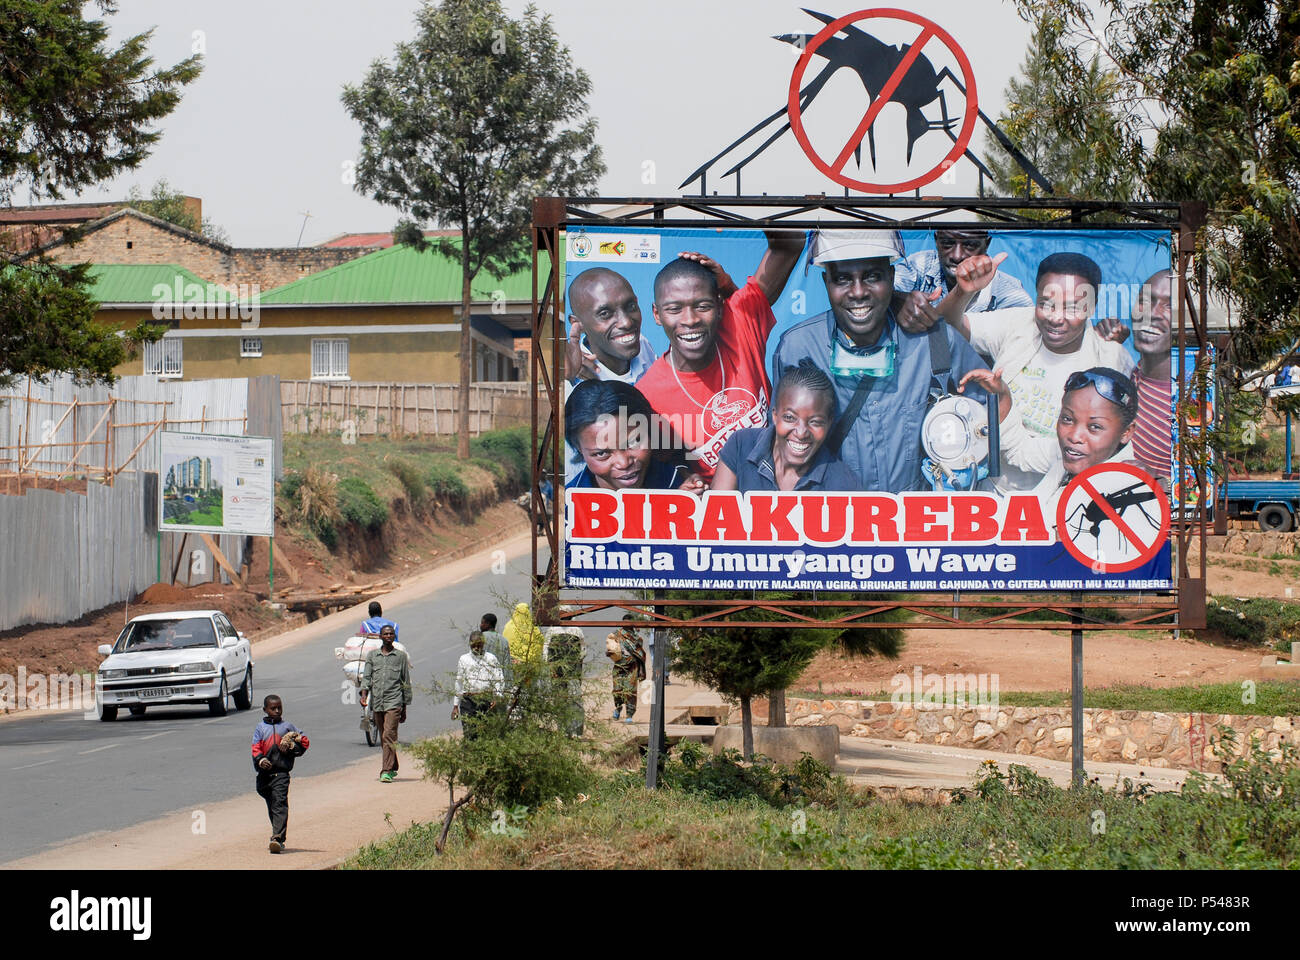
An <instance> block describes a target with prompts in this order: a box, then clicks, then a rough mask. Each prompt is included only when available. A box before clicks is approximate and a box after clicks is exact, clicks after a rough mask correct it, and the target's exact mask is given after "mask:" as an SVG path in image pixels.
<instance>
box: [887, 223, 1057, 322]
mask: <svg viewBox="0 0 1300 960" xmlns="http://www.w3.org/2000/svg"><path fill="white" fill-rule="evenodd" d="M989 240H990V237H989V232H988V231H987V230H936V231H934V249H933V250H920V251H918V252H917V253H914V254H912V255H911V256H910V257H908V258H907V259H905V260H903V261H902V262H901V263H899V264H898V265H897V266H896V267H895V269H894V289H895V290H896V291H897V292H898V293H900V294H907V295H908V296H907V297H906V298H904V300H903V303H902V305H901V306H900V308H899V317H898V319H899V322H900V323H901V324H902V325H903V327H904V328H906V329H913V328H914V325H913V324H912V323H911V322H910V320H911V314H912V312H913V311H918V310H922V309H923V306H924V304H928V303H929V302H930V298H931V297H932V296H934V293H935V291H936V290H937V291H939V296H946V295H947V294H948V291H950V290H952V289H953V288H954V287H955V286H957V280H956V273H955V272H954V271H956V269H957V267H958V266H960V265H961V264H962V263H963V262H964V261H966V260H968V259H970V258H971V257H977V256H983V255H984V254H986V253H988V251H989ZM934 299H935V300H938V299H939V297H934ZM1033 305H1034V298H1033V297H1031V296H1030V295H1029V294H1028V293H1027V292H1026V291H1025V288H1024V287H1023V286H1022V285H1021V283H1020V281H1019V280H1017V279H1016V278H1015V277H1013V276H1011V275H1010V274H1009V273H1001V272H999V273H997V274H995V275H994V277H993V280H992V282H991V283H990V284H989V285H988V286H987V287H985V288H984V289H983V290H981V291H980V292H979V293H978V294H977V295H976V296H975V298H974V299H973V300H971V301H970V302H969V303H968V304H967V305H966V312H967V313H983V312H984V311H985V310H1004V309H1006V308H1007V307H1032V306H1033ZM923 326H924V327H928V326H929V324H928V323H926V324H923Z"/></svg>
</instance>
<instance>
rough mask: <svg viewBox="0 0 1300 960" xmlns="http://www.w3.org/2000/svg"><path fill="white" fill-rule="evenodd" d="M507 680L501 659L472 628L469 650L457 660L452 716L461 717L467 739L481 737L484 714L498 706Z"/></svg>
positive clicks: (463, 734)
mask: <svg viewBox="0 0 1300 960" xmlns="http://www.w3.org/2000/svg"><path fill="white" fill-rule="evenodd" d="M505 683H506V681H505V674H504V673H503V672H502V670H501V663H500V661H498V660H497V658H496V657H494V656H493V655H492V654H490V653H488V652H487V650H486V649H485V648H484V642H483V632H482V631H481V630H471V631H470V634H469V653H463V654H461V657H460V659H459V660H458V661H456V695H455V697H453V698H452V701H451V718H452V719H453V720H455V719H456V718H457V717H459V718H460V728H461V734H462V736H464V738H465V739H466V740H473V739H474V738H475V737H477V736H478V725H479V720H480V719H481V716H482V714H484V713H487V712H488V711H490V710H494V709H496V705H497V701H499V700H500V699H501V697H502V696H503V695H504V694H505Z"/></svg>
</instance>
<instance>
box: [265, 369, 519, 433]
mask: <svg viewBox="0 0 1300 960" xmlns="http://www.w3.org/2000/svg"><path fill="white" fill-rule="evenodd" d="M459 394H460V386H459V385H458V384H454V383H354V382H351V381H348V382H343V383H330V382H328V381H318V380H281V381H280V400H281V404H280V408H281V416H282V417H283V423H282V426H283V430H284V432H285V433H330V432H333V431H337V430H343V429H345V428H346V427H345V425H347V424H349V423H350V424H351V425H352V426H351V428H352V429H355V431H356V433H357V434H358V435H360V436H373V435H383V436H392V437H423V436H430V437H447V436H451V435H453V434H455V433H456V413H457V410H458V409H459V404H458V402H457V401H458V397H459ZM529 397H530V394H529V385H528V384H527V383H476V384H472V385H471V386H470V395H469V432H470V435H471V436H478V435H479V434H480V433H483V432H484V431H486V430H496V429H500V428H502V427H514V426H522V425H525V424H527V423H529V422H530V412H529ZM544 416H545V413H543V417H544Z"/></svg>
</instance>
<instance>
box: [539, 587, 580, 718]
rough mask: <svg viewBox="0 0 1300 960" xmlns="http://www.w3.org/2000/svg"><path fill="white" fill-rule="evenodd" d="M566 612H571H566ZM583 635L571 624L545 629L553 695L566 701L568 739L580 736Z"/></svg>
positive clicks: (575, 625)
mask: <svg viewBox="0 0 1300 960" xmlns="http://www.w3.org/2000/svg"><path fill="white" fill-rule="evenodd" d="M564 612H565V613H568V612H570V611H569V610H568V609H566V610H564ZM585 648H586V636H585V634H583V632H582V627H579V626H578V625H577V624H574V623H566V624H563V625H561V626H556V627H547V628H546V661H547V663H548V664H549V665H550V668H551V677H552V688H553V689H554V691H555V696H556V697H559V698H562V699H567V700H568V709H567V711H566V714H567V716H566V717H565V722H564V727H565V731H566V732H567V733H568V734H569V736H571V737H580V736H582V731H583V727H584V719H585V718H584V716H583V714H584V708H583V703H582V662H583V659H584V656H585V653H586V649H585Z"/></svg>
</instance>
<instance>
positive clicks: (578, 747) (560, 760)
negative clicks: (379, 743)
mask: <svg viewBox="0 0 1300 960" xmlns="http://www.w3.org/2000/svg"><path fill="white" fill-rule="evenodd" d="M508 606H513V604H509V605H508ZM453 679H454V678H448V680H447V682H443V683H440V682H438V681H437V680H435V681H434V682H433V684H432V685H431V687H430V692H431V693H432V694H433V697H434V699H435V700H438V701H447V700H450V699H451V698H452V695H453V693H454V682H453ZM573 709H574V704H573V698H572V695H571V693H570V689H569V683H568V681H567V680H558V679H555V678H553V677H552V676H544V677H534V678H533V679H532V681H531V682H524V681H523V678H522V675H521V674H519V673H516V674H515V685H514V686H513V687H508V688H507V689H506V690H505V691H504V693H503V695H502V697H501V701H500V702H498V703H497V704H496V705H495V707H493V708H492V709H489V710H486V711H483V712H482V713H480V714H478V715H477V716H476V717H475V731H476V735H475V736H473V737H469V738H466V737H455V736H442V737H434V738H431V739H427V740H421V741H419V742H417V743H416V744H415V745H414V747H413V748H412V753H413V755H414V756H415V757H416V758H417V759H418V760H419V761H420V763H421V764H422V765H423V766H424V775H425V777H426V778H428V779H431V780H438V781H441V782H442V783H444V784H445V785H446V786H447V804H448V806H447V813H446V815H445V816H444V817H443V824H442V833H441V835H440V836H439V838H438V841H437V843H436V845H435V850H436V851H437V852H438V853H442V852H443V850H444V849H445V848H446V844H447V835H448V834H449V833H450V831H451V826H452V822H453V820H454V819H455V817H456V814H457V813H458V812H459V811H460V810H461V809H462V808H464V809H465V810H466V812H467V813H471V814H476V815H478V816H479V817H480V818H482V817H484V816H491V817H492V819H493V820H494V821H495V822H494V824H493V827H492V829H493V830H494V831H495V832H501V830H502V828H508V829H517V828H515V827H514V826H513V824H508V823H507V822H506V819H505V818H506V815H507V813H508V814H509V815H510V818H511V819H512V820H522V819H523V817H524V816H526V815H527V814H528V813H531V812H534V811H536V809H537V808H538V807H540V806H541V805H542V804H543V803H551V802H554V801H555V800H557V799H558V800H563V799H567V798H570V797H573V796H574V795H575V794H577V793H578V792H579V791H580V790H582V789H585V788H589V784H590V776H591V775H590V769H589V766H588V762H587V758H586V755H585V753H584V745H583V742H582V741H581V740H579V739H577V738H576V737H573V736H571V735H570V729H571V726H572V720H573ZM457 785H460V786H461V787H462V792H461V795H460V797H459V798H458V797H457V796H456V787H457Z"/></svg>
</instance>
